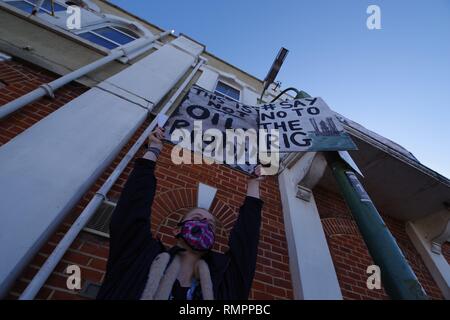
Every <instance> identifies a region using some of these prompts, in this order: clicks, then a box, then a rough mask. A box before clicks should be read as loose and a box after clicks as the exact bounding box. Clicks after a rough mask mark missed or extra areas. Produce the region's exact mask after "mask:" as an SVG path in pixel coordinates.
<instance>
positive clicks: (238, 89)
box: [214, 76, 242, 102]
mask: <svg viewBox="0 0 450 320" xmlns="http://www.w3.org/2000/svg"><path fill="white" fill-rule="evenodd" d="M219 82H222V83H223V84H224V85H227V86H229V87H230V88H233V89H235V90H237V91H239V100H236V99H235V98H233V97H230V96H229V95H227V94H225V93H222V92H220V91H217V85H218V84H219ZM214 93H219V94H220V95H223V96H225V97H227V98H228V99H231V100H233V101H236V102H241V99H242V89H240V88H236V86H234V85H231V84H230V83H229V82H227V81H224V80H223V79H222V78H221V77H220V76H219V78H218V79H217V81H216V84H215V85H214Z"/></svg>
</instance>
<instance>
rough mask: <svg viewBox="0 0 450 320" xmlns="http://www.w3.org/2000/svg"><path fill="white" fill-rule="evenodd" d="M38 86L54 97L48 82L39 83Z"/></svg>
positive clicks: (48, 95)
mask: <svg viewBox="0 0 450 320" xmlns="http://www.w3.org/2000/svg"><path fill="white" fill-rule="evenodd" d="M39 87H40V88H42V89H44V90H45V95H46V96H47V97H49V98H51V99H55V92H54V91H53V88H52V87H51V86H50V85H49V84H48V83H45V84H41V85H40V86H39Z"/></svg>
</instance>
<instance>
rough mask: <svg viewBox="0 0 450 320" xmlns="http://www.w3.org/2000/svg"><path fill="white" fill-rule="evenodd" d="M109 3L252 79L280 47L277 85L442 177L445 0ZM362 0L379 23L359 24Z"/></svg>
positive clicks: (447, 32)
mask: <svg viewBox="0 0 450 320" xmlns="http://www.w3.org/2000/svg"><path fill="white" fill-rule="evenodd" d="M112 2H113V3H115V4H117V5H119V6H121V7H123V8H125V9H126V10H128V11H130V12H132V13H134V14H136V15H138V16H140V17H142V18H144V19H146V20H148V21H150V22H152V23H154V24H156V25H158V26H160V27H162V28H164V29H175V31H176V32H177V33H180V32H182V33H185V34H187V35H189V36H191V37H192V38H195V39H196V40H198V41H200V42H202V43H203V44H205V45H206V46H207V50H208V51H209V52H211V53H213V54H215V55H216V56H219V57H221V58H222V59H224V60H226V61H228V62H229V63H231V64H233V65H236V66H237V67H239V68H241V69H243V70H245V71H247V72H248V73H251V74H253V75H255V76H257V77H259V78H264V77H265V75H266V73H267V71H268V69H269V68H270V65H271V63H272V61H273V59H274V57H275V56H276V54H277V52H278V50H279V48H280V47H282V46H284V47H286V48H287V49H289V51H290V52H289V55H288V57H287V59H286V61H285V63H284V65H283V67H282V68H281V71H280V73H279V75H278V77H277V80H280V81H281V82H282V86H283V87H285V88H286V87H288V86H294V87H297V88H299V89H302V90H305V91H306V92H308V93H309V94H311V95H313V96H320V97H322V98H324V99H325V101H326V102H327V103H328V104H329V105H330V107H331V108H332V109H334V110H335V111H337V112H339V113H341V114H343V115H344V116H347V117H349V118H351V119H352V120H354V121H357V122H359V123H361V124H362V125H364V126H365V127H367V128H369V129H371V130H373V131H375V132H377V133H379V134H381V135H383V136H385V137H387V138H389V139H391V140H393V141H395V142H397V143H399V144H401V145H403V146H404V147H405V148H407V149H408V150H410V151H411V152H412V153H413V154H414V155H415V156H416V157H417V158H418V159H419V160H420V161H421V162H422V163H423V164H425V165H427V166H429V167H430V168H432V169H433V170H435V171H437V172H439V173H441V174H443V175H445V176H446V177H450V145H449V142H450V1H447V0H432V1H411V0H410V1H406V0H386V1H383V0H372V1H365V0H340V1H336V0H292V1H282V0H279V1H273V0H272V1H268V0H258V1H256V0H252V1H250V0H247V1H246V0H240V1H236V0H227V1H216V0H202V1H196V0H192V1H181V0H180V1H176V0H172V1H167V0H164V1H160V0H152V1H136V0H135V1H129V0H128V1H125V0H112ZM370 4H375V5H378V6H379V7H380V9H381V27H382V29H381V30H368V29H367V27H366V20H367V17H368V16H369V15H368V14H367V13H366V9H367V7H368V5H370Z"/></svg>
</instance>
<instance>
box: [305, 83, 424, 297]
mask: <svg viewBox="0 0 450 320" xmlns="http://www.w3.org/2000/svg"><path fill="white" fill-rule="evenodd" d="M306 97H309V95H308V94H307V93H306V92H304V91H300V92H299V94H298V95H297V97H296V99H299V98H306ZM325 156H326V158H327V162H328V165H329V166H330V168H331V170H332V172H333V175H334V177H335V179H336V182H337V184H338V186H339V188H340V190H341V193H342V195H343V196H344V199H345V201H346V203H347V205H348V206H349V208H350V210H351V212H352V215H353V217H354V219H355V221H356V224H357V225H358V229H359V231H360V232H361V235H362V237H363V239H364V242H365V243H366V246H367V249H368V250H369V253H370V255H371V256H372V258H373V260H374V262H375V264H376V265H377V266H378V267H379V268H380V270H381V281H382V283H383V286H384V288H385V290H386V292H387V293H388V295H389V296H390V297H391V298H392V299H402V300H403V299H404V300H427V299H428V297H427V295H426V293H425V291H424V290H423V288H422V286H421V284H420V282H419V280H418V279H417V277H416V275H415V274H414V271H413V270H412V268H411V266H410V265H409V264H408V262H407V260H406V258H405V256H404V255H403V253H402V251H401V250H400V248H399V246H398V244H397V242H396V241H395V238H394V237H393V236H392V234H391V232H390V231H389V229H388V228H387V226H386V224H385V223H384V221H383V218H382V217H381V215H380V214H379V213H378V211H377V209H376V208H375V206H374V204H373V202H372V201H371V200H370V197H369V196H368V194H367V193H366V191H365V190H364V187H363V186H362V184H361V183H360V182H359V180H358V178H357V176H356V174H355V172H354V171H353V169H351V168H350V167H349V166H348V165H347V163H346V162H344V161H343V160H342V158H341V157H340V156H339V154H338V153H337V152H325Z"/></svg>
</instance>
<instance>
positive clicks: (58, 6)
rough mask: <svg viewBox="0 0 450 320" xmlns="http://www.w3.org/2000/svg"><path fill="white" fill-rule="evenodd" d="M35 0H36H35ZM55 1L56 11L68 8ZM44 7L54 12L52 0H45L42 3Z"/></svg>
mask: <svg viewBox="0 0 450 320" xmlns="http://www.w3.org/2000/svg"><path fill="white" fill-rule="evenodd" d="M34 1H36V0H34ZM53 3H54V10H55V12H58V11H66V8H65V7H63V6H62V5H60V4H58V3H56V2H53ZM42 8H44V9H46V10H48V11H49V12H52V5H51V2H50V0H45V1H44V3H43V4H42Z"/></svg>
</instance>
